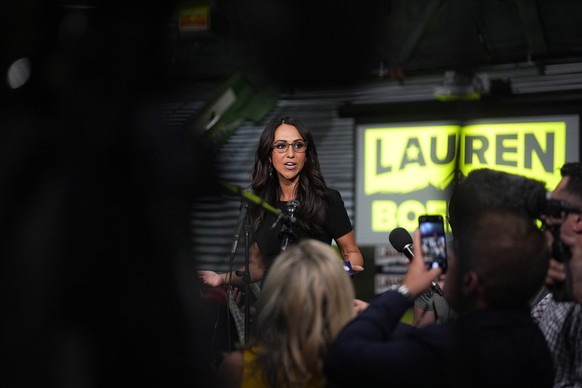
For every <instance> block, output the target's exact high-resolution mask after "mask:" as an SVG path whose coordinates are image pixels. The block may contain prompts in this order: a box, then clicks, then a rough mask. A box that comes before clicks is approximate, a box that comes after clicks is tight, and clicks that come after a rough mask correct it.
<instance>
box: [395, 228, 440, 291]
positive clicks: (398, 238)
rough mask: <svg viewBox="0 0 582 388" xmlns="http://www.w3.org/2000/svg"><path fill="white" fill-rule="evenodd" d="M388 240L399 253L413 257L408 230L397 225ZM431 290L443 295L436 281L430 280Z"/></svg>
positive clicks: (409, 257)
mask: <svg viewBox="0 0 582 388" xmlns="http://www.w3.org/2000/svg"><path fill="white" fill-rule="evenodd" d="M388 240H390V244H392V246H393V247H394V249H396V250H397V251H398V252H400V253H404V255H405V256H406V257H408V259H410V260H412V259H413V258H414V253H413V251H412V236H411V235H410V233H408V231H407V230H406V229H404V228H402V227H397V228H395V229H393V230H392V232H390V235H388ZM432 290H433V291H434V292H436V293H437V294H439V295H440V296H443V290H442V289H441V288H440V286H439V285H438V284H437V283H436V282H432Z"/></svg>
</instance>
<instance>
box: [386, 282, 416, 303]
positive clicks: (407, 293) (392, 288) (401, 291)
mask: <svg viewBox="0 0 582 388" xmlns="http://www.w3.org/2000/svg"><path fill="white" fill-rule="evenodd" d="M388 290H390V291H396V292H398V293H399V294H400V295H402V296H404V297H405V298H406V299H408V300H412V299H414V298H413V297H412V294H411V293H410V290H409V289H408V287H406V286H405V285H404V284H394V285H393V286H390V288H389V289H388Z"/></svg>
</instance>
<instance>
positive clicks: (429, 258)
mask: <svg viewBox="0 0 582 388" xmlns="http://www.w3.org/2000/svg"><path fill="white" fill-rule="evenodd" d="M418 228H419V229H420V241H421V249H422V257H423V260H424V262H425V265H426V268H428V269H431V268H440V269H441V270H442V273H446V272H447V268H448V261H447V240H446V237H445V228H444V222H443V217H442V216H440V215H422V216H420V217H418Z"/></svg>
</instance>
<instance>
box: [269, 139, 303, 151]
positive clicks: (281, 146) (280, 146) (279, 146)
mask: <svg viewBox="0 0 582 388" xmlns="http://www.w3.org/2000/svg"><path fill="white" fill-rule="evenodd" d="M289 146H291V147H293V151H295V152H301V153H302V152H305V151H306V150H307V143H306V142H304V141H302V140H297V141H294V142H293V143H292V144H290V143H287V142H285V141H277V142H275V143H274V144H273V149H274V150H275V151H277V152H278V153H280V154H282V153H284V152H287V149H288V148H289Z"/></svg>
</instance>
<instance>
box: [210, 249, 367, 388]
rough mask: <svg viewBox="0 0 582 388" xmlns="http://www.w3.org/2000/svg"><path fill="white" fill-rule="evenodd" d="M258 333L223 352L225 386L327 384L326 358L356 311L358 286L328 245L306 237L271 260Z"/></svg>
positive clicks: (219, 376) (222, 380) (221, 372)
mask: <svg viewBox="0 0 582 388" xmlns="http://www.w3.org/2000/svg"><path fill="white" fill-rule="evenodd" d="M257 307H258V313H257V330H256V335H255V338H252V339H251V341H250V344H249V345H248V346H246V347H245V348H244V349H241V350H239V351H235V352H232V353H229V354H227V355H225V356H224V358H223V361H222V363H221V364H220V365H219V366H218V368H217V371H216V379H217V385H218V386H221V387H253V388H256V387H323V386H325V377H324V374H323V370H322V369H323V358H324V357H325V354H326V353H327V349H328V347H329V345H330V344H331V342H332V341H333V340H334V339H335V337H336V335H337V334H338V333H339V331H340V330H341V329H342V328H343V327H344V325H345V324H346V323H347V322H348V321H350V320H351V319H352V318H353V317H354V316H355V314H356V310H355V308H354V288H353V285H352V282H351V280H350V278H349V276H348V274H347V273H346V271H345V269H344V267H343V263H342V260H341V259H340V257H339V255H338V254H337V253H336V251H335V250H334V249H333V248H332V247H330V246H329V245H327V244H325V243H322V242H320V241H317V240H313V239H307V240H303V241H300V242H299V243H297V244H295V245H292V246H291V247H289V248H288V249H287V250H286V251H285V252H283V253H282V254H281V255H280V256H279V257H278V258H277V259H276V260H275V262H274V263H273V266H272V267H271V269H270V271H269V274H268V276H267V277H266V279H265V282H264V285H263V289H262V291H261V294H260V296H259V301H258V306H257Z"/></svg>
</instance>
